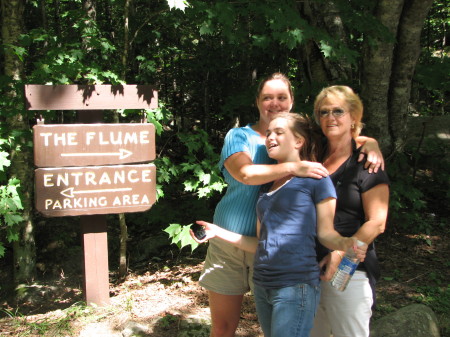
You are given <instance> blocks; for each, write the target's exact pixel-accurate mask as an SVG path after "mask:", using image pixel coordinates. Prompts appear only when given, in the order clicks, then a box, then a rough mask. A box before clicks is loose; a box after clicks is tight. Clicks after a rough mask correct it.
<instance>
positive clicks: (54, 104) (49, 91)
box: [25, 84, 158, 110]
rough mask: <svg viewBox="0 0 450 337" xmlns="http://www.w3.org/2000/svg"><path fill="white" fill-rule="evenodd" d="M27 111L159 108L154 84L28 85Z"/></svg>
mask: <svg viewBox="0 0 450 337" xmlns="http://www.w3.org/2000/svg"><path fill="white" fill-rule="evenodd" d="M25 106H26V109H27V110H108V109H156V108H157V107H158V92H157V91H156V90H155V89H154V87H153V86H151V85H131V84H128V85H108V84H102V85H77V84H68V85H40V84H27V85H25Z"/></svg>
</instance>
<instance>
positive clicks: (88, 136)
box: [86, 131, 95, 145]
mask: <svg viewBox="0 0 450 337" xmlns="http://www.w3.org/2000/svg"><path fill="white" fill-rule="evenodd" d="M94 137H95V132H94V131H88V132H86V144H87V145H90V144H91V140H92V139H94Z"/></svg>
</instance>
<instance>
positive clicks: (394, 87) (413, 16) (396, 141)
mask: <svg viewBox="0 0 450 337" xmlns="http://www.w3.org/2000/svg"><path fill="white" fill-rule="evenodd" d="M432 4H433V0H407V1H405V5H404V7H403V13H402V16H401V19H400V24H399V28H398V35H397V47H396V49H395V59H394V66H393V69H392V76H391V79H392V80H391V89H390V95H389V119H390V123H389V125H390V127H391V129H390V132H391V137H392V139H393V145H394V151H395V152H399V151H402V150H403V147H404V145H405V140H406V131H407V123H406V121H407V116H408V105H409V101H410V96H411V82H412V77H413V75H414V70H415V68H416V64H417V61H418V59H419V55H420V50H421V45H420V35H421V33H422V29H423V26H424V24H425V18H426V17H427V15H428V11H429V10H430V8H431V5H432Z"/></svg>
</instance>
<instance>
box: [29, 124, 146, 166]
mask: <svg viewBox="0 0 450 337" xmlns="http://www.w3.org/2000/svg"><path fill="white" fill-rule="evenodd" d="M33 133H34V135H33V136H34V164H35V165H36V166H37V167H52V166H87V165H114V164H126V163H142V162H148V161H152V160H154V159H155V126H154V125H153V124H151V123H136V124H131V123H127V124H52V125H45V124H40V125H35V126H34V127H33Z"/></svg>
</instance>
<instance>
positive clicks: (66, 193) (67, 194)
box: [61, 187, 132, 198]
mask: <svg viewBox="0 0 450 337" xmlns="http://www.w3.org/2000/svg"><path fill="white" fill-rule="evenodd" d="M131 190H132V188H131V187H123V188H109V189H100V190H84V191H74V188H73V187H69V188H67V189H65V190H64V191H61V194H62V195H63V196H65V197H67V198H73V197H74V194H86V193H102V192H103V193H104V192H121V191H131Z"/></svg>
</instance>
